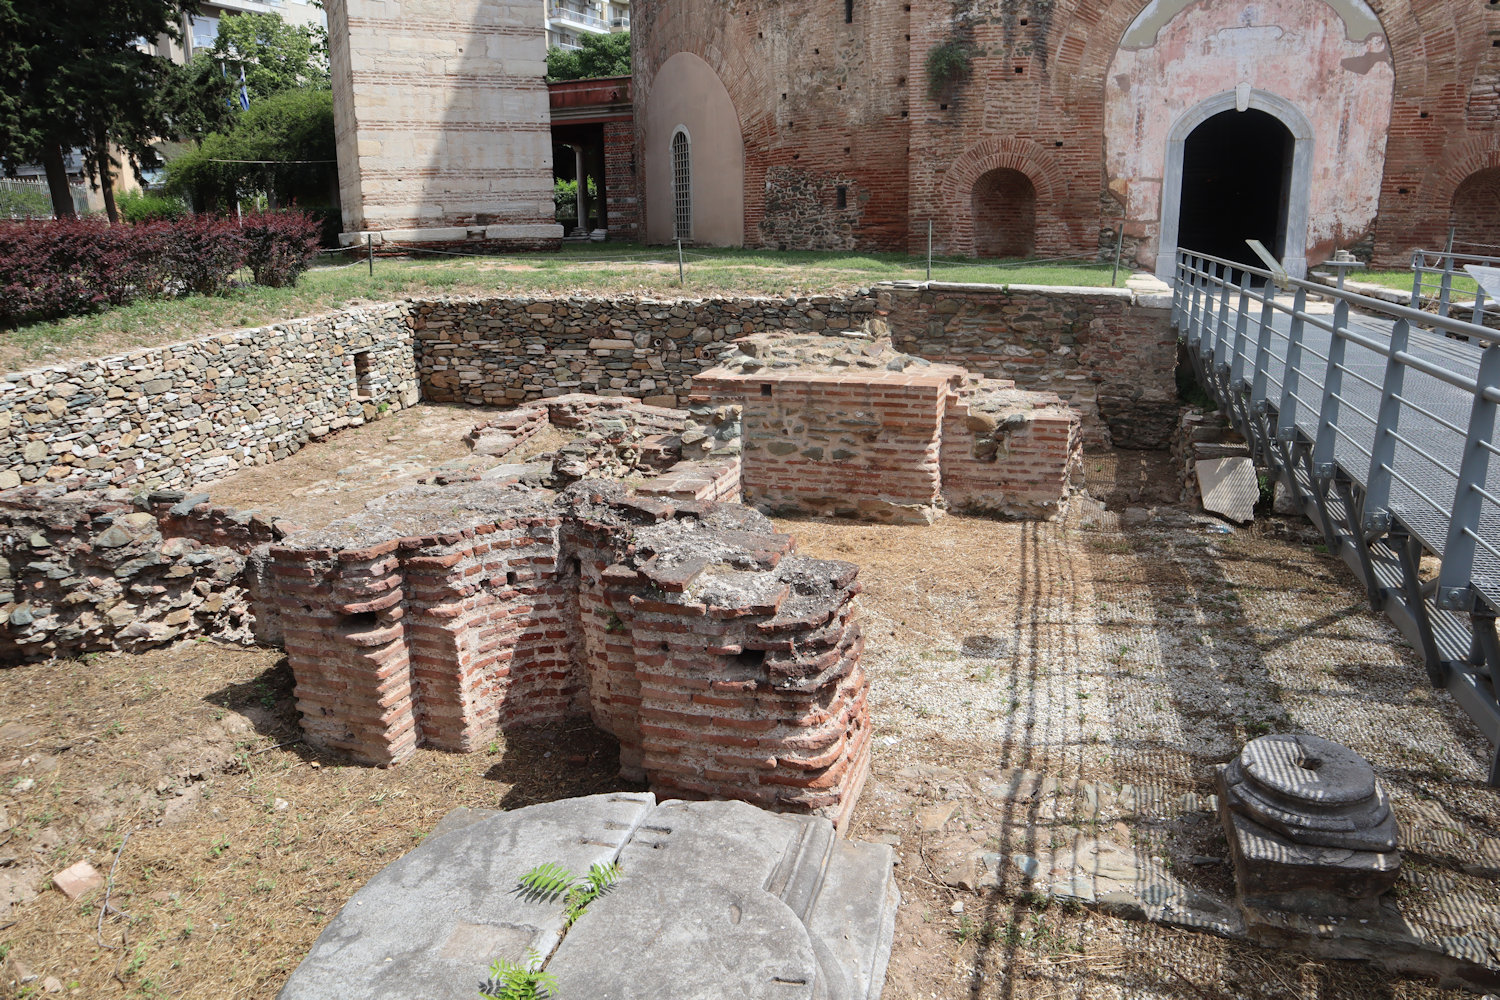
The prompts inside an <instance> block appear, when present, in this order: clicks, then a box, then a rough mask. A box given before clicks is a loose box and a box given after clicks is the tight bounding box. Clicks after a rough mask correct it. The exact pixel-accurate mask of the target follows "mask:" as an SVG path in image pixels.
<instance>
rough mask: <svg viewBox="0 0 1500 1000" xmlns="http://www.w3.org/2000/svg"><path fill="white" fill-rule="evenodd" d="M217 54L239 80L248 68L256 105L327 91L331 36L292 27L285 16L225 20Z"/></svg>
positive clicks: (216, 44)
mask: <svg viewBox="0 0 1500 1000" xmlns="http://www.w3.org/2000/svg"><path fill="white" fill-rule="evenodd" d="M213 51H214V55H215V56H216V57H217V58H218V59H219V60H220V61H221V62H222V63H223V64H224V65H225V66H226V67H228V68H229V70H230V75H231V76H232V77H233V78H234V79H236V80H237V79H238V77H239V70H240V69H244V71H245V85H246V89H247V90H249V91H250V102H251V104H252V105H253V104H254V103H255V102H256V101H257V100H264V99H265V98H267V97H270V96H271V95H272V94H279V93H281V92H282V91H283V90H295V89H296V88H298V87H313V88H320V87H327V86H328V54H327V53H328V34H327V32H325V31H324V30H323V29H322V28H314V27H312V26H310V25H293V24H288V23H287V22H286V21H285V20H284V19H283V18H282V17H281V15H280V14H275V13H268V14H252V13H245V14H236V15H235V16H233V17H225V18H221V19H220V21H219V37H218V38H217V39H216V40H215V41H214V49H213Z"/></svg>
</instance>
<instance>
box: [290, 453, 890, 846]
mask: <svg viewBox="0 0 1500 1000" xmlns="http://www.w3.org/2000/svg"><path fill="white" fill-rule="evenodd" d="M481 529H488V531H485V530H481ZM490 532H492V533H490ZM480 539H493V540H494V541H495V542H500V543H504V544H490V543H489V542H485V541H480ZM393 546H394V549H393ZM309 552H311V553H314V556H313V557H312V558H311V559H309V558H307V554H308V553H309ZM350 552H353V553H356V554H357V556H358V557H357V558H342V557H343V556H344V555H345V554H347V553H350ZM455 556H456V557H457V558H456V559H455V558H454V557H455ZM393 560H394V562H395V566H394V567H392V566H391V563H392V561H393ZM270 563H271V572H272V574H273V575H274V577H275V579H277V580H278V581H283V580H284V581H287V582H291V581H306V580H307V579H308V573H309V571H311V572H312V574H313V576H312V579H313V580H315V581H316V582H318V583H319V584H320V585H321V587H322V591H323V593H322V594H321V596H320V595H319V594H317V593H310V592H309V591H308V590H307V589H306V588H305V587H302V588H299V589H298V590H297V591H287V592H283V593H282V594H281V596H280V598H279V603H280V614H281V616H282V618H283V619H284V621H285V623H286V647H287V654H288V659H289V660H290V662H291V665H292V669H293V673H294V674H295V676H296V682H297V688H296V690H297V698H298V706H299V709H300V710H301V712H302V714H303V725H304V731H305V732H306V734H307V738H308V739H309V740H310V741H312V742H314V743H316V744H319V745H323V746H327V747H330V748H333V749H337V750H340V751H343V752H347V753H349V754H351V755H353V756H355V757H357V758H359V759H362V760H365V761H369V762H372V763H377V764H392V763H396V762H398V761H399V760H401V759H402V758H403V757H405V756H406V755H408V754H410V753H411V752H412V751H413V750H414V749H415V748H416V747H417V746H419V745H430V746H434V747H439V748H442V749H448V750H454V751H470V750H474V749H477V748H478V747H480V746H483V745H484V744H485V743H486V742H487V741H488V740H489V739H491V738H492V736H493V734H494V733H495V731H496V730H497V729H500V728H509V727H512V726H516V725H522V724H530V723H537V722H549V721H556V720H559V719H562V718H566V717H569V716H573V715H578V714H584V713H586V714H588V715H590V716H591V717H592V718H593V720H594V722H595V723H596V724H597V725H598V726H599V727H600V728H601V729H603V730H605V731H606V732H608V733H610V734H612V735H613V736H614V737H615V738H616V739H618V740H619V741H620V761H621V771H622V773H623V774H624V775H625V776H626V777H628V778H632V779H636V780H644V781H646V782H648V783H650V784H651V786H652V787H653V788H654V789H655V790H657V791H658V792H659V793H666V794H674V795H694V796H697V795H712V796H716V797H733V798H744V799H747V800H749V801H754V802H757V803H760V804H763V805H767V806H769V807H772V808H777V809H788V810H795V811H816V812H821V813H824V814H827V815H829V816H830V817H832V818H833V819H835V821H836V822H839V823H840V824H842V823H843V821H844V820H845V819H847V817H848V814H849V811H850V809H852V807H853V804H854V800H855V798H856V797H857V795H858V791H859V786H860V784H861V782H862V781H863V779H864V775H865V773H866V772H867V770H868V755H869V737H868V731H869V716H868V712H867V710H866V707H865V691H866V688H867V686H868V682H867V680H866V678H865V676H864V674H863V672H862V671H861V670H860V669H859V656H860V653H861V651H862V649H863V639H862V637H861V634H860V624H859V615H858V611H857V607H856V606H855V605H854V604H853V603H852V602H853V600H854V597H855V595H856V594H857V593H858V591H859V586H858V581H857V573H858V570H857V569H856V568H855V567H853V566H850V565H848V564H844V563H835V562H826V561H823V560H816V559H808V558H806V557H803V556H799V555H797V554H796V553H795V551H794V548H793V542H792V539H791V538H789V537H787V536H783V535H778V534H776V533H775V531H774V529H772V528H771V525H770V522H768V521H766V520H765V518H764V517H762V516H761V515H759V514H757V513H755V512H754V511H752V510H749V509H747V508H744V507H739V506H735V505H719V504H714V503H703V502H698V501H690V502H689V503H688V504H685V505H684V507H683V508H681V509H679V508H674V507H673V506H672V505H671V504H670V503H664V502H662V501H657V500H652V501H649V502H647V501H643V500H642V499H640V498H633V497H630V496H628V495H627V494H626V493H625V491H624V490H623V488H622V487H620V486H619V485H617V484H611V483H604V482H599V481H584V482H582V483H579V484H577V485H575V486H573V487H571V488H570V489H569V490H567V491H565V492H564V493H562V494H560V495H554V494H551V493H548V492H545V491H534V490H529V489H525V488H517V487H504V486H496V485H490V484H485V483H458V484H453V485H451V486H445V487H438V486H425V487H414V488H411V489H408V490H404V491H400V492H398V493H395V494H392V495H391V496H389V497H387V498H385V499H383V500H381V501H377V502H376V503H374V504H372V505H370V506H369V507H367V508H366V510H365V511H364V512H362V513H360V514H358V515H354V516H353V517H351V518H348V519H346V520H345V521H341V522H337V523H335V524H334V525H331V526H330V527H329V528H327V529H324V530H322V531H320V532H314V533H305V534H302V535H295V536H292V537H290V538H288V539H285V540H284V541H283V542H281V543H280V544H278V545H276V546H274V547H273V548H272V549H271V552H270ZM518 565H528V566H531V567H533V571H532V572H529V573H527V574H525V576H526V578H525V579H522V578H521V576H522V574H519V573H516V572H515V571H514V569H513V567H515V566H518ZM349 591H361V592H371V593H374V592H380V593H383V594H385V595H400V596H399V599H398V600H397V601H396V602H395V603H386V601H384V600H380V601H376V602H367V603H380V604H381V605H382V606H381V607H379V608H370V609H368V610H361V611H359V612H352V613H351V612H350V611H349V610H348V609H349V608H350V605H349V604H347V603H343V602H341V600H340V598H339V597H337V596H336V595H337V594H340V593H345V592H349ZM794 647H795V648H796V649H797V652H795V653H794V652H792V649H793V648H794ZM811 791H816V792H817V794H810V792H811Z"/></svg>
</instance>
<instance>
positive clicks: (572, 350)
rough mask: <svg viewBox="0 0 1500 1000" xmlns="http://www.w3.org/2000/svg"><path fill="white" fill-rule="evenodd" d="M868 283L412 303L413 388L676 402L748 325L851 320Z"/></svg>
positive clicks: (488, 399) (849, 324)
mask: <svg viewBox="0 0 1500 1000" xmlns="http://www.w3.org/2000/svg"><path fill="white" fill-rule="evenodd" d="M874 314H875V299H874V297H873V296H872V295H870V294H854V295H850V296H847V297H833V296H814V297H811V298H788V299H772V298H748V297H747V298H737V297H736V298H717V299H681V300H677V301H664V300H652V299H629V298H625V297H615V298H608V299H604V298H581V297H580V298H511V299H485V300H477V301H476V300H442V301H435V302H424V303H420V304H417V305H416V306H415V322H414V326H415V336H416V351H417V367H418V370H419V372H420V375H421V380H422V395H423V398H425V399H427V400H430V401H433V402H444V403H470V404H474V405H488V406H504V405H513V404H516V403H519V402H522V401H525V400H532V399H540V398H544V397H548V396H560V395H563V394H565V393H575V392H582V393H596V394H598V395H601V396H611V395H625V396H636V397H639V398H642V399H644V400H646V401H647V402H649V403H653V404H655V405H660V406H676V405H677V402H678V399H679V398H680V397H684V396H686V395H687V391H688V388H689V384H690V383H691V381H692V378H693V376H694V375H696V374H698V373H699V372H701V371H703V370H704V369H706V368H711V367H713V365H714V363H715V361H716V359H717V358H718V356H719V355H720V354H721V353H723V352H724V351H725V350H727V349H728V347H729V342H730V341H732V340H734V339H735V338H737V337H742V336H745V335H746V334H751V333H761V332H766V331H772V330H789V331H796V332H799V333H809V332H818V331H821V330H847V329H858V328H859V327H860V326H861V325H862V324H863V323H865V322H866V321H867V320H869V319H871V318H872V317H873V316H874Z"/></svg>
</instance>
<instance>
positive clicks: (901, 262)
mask: <svg viewBox="0 0 1500 1000" xmlns="http://www.w3.org/2000/svg"><path fill="white" fill-rule="evenodd" d="M684 257H685V262H684V266H685V272H686V281H685V283H684V284H683V285H681V286H679V285H678V282H677V254H676V250H675V248H673V249H668V248H653V247H640V246H632V245H625V244H603V245H600V244H582V245H580V244H569V245H567V246H566V247H564V248H563V249H562V250H561V251H560V252H558V253H552V254H532V255H525V256H515V257H474V256H444V255H437V254H427V255H422V256H420V257H418V258H415V259H408V258H404V257H389V258H381V257H377V258H376V259H375V274H374V276H373V277H372V276H371V275H370V273H369V271H368V270H367V268H366V265H365V262H364V261H363V260H358V261H356V262H355V263H354V264H353V265H352V266H339V265H329V266H323V267H318V268H315V269H314V270H312V271H310V272H308V273H307V274H306V275H304V276H303V278H302V280H301V281H299V282H298V284H297V287H296V288H260V287H257V286H254V285H249V284H247V285H246V286H245V287H242V288H237V289H235V290H233V291H231V292H230V293H229V294H227V295H223V296H216V297H202V296H197V297H190V298H184V299H174V300H170V301H155V302H139V303H136V304H134V305H130V306H126V307H124V308H121V309H113V310H110V311H108V312H103V313H95V314H92V315H89V316H75V317H70V318H68V319H64V320H58V321H56V322H50V323H36V324H33V325H31V326H26V327H22V328H20V329H16V330H3V331H0V370H3V371H15V370H17V369H20V368H25V367H29V366H34V365H38V364H52V363H58V362H61V361H65V360H69V359H72V358H78V357H90V356H99V355H105V354H113V353H118V352H121V351H128V350H132V349H135V348H138V347H147V346H152V345H155V344H164V343H171V342H173V341H176V340H184V339H187V338H190V337H196V336H201V335H203V334H205V333H209V332H212V331H215V330H222V329H230V328H234V327H244V326H259V325H263V324H266V323H274V322H278V321H281V320H287V319H294V318H296V317H298V316H309V315H314V314H316V313H320V312H329V311H331V310H335V309H342V308H345V307H347V306H351V305H357V304H360V303H368V302H383V301H389V300H391V299H398V298H401V297H403V296H408V295H411V296H418V295H438V294H451V295H475V294H485V293H494V292H505V293H511V294H518V293H519V294H525V293H546V294H568V293H577V294H607V293H637V294H646V295H653V296H662V297H675V296H682V295H689V296H693V295H720V294H727V293H747V294H758V295H776V296H785V295H796V294H828V293H837V292H843V291H847V290H849V289H853V288H859V287H863V286H868V285H870V284H872V283H874V282H877V281H900V280H915V281H920V280H923V279H924V278H925V277H926V265H925V262H924V261H914V260H913V259H912V258H910V257H907V256H906V255H904V254H880V253H852V252H851V253H813V252H777V251H765V250H715V249H690V250H688V251H686V252H685V254H684ZM330 259H339V258H338V257H337V256H335V257H332V258H330ZM345 259H347V258H345ZM1110 271H1111V268H1110V267H1109V266H1108V265H1097V264H1082V263H1066V262H1063V263H1058V262H1052V263H1047V262H1028V261H984V262H980V261H974V260H962V259H951V258H942V259H937V260H934V262H933V273H932V276H933V278H934V279H935V280H939V281H961V282H988V283H993V284H1032V285H1075V286H1089V287H1102V286H1107V285H1108V284H1109V283H1110ZM1129 273H1130V272H1129V271H1128V270H1126V269H1122V270H1121V271H1120V277H1119V284H1121V285H1123V284H1124V282H1125V279H1126V278H1127V277H1128V276H1129ZM247 280H248V276H247Z"/></svg>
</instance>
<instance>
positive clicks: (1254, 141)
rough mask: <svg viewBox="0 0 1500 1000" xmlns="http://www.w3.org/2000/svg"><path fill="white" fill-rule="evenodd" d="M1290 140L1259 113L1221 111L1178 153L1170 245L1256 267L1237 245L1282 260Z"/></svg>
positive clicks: (1276, 123)
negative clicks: (1178, 197) (1259, 247)
mask: <svg viewBox="0 0 1500 1000" xmlns="http://www.w3.org/2000/svg"><path fill="white" fill-rule="evenodd" d="M1291 174H1292V133H1291V132H1289V131H1287V127H1286V126H1285V125H1283V124H1282V123H1281V122H1280V121H1279V120H1277V119H1276V118H1275V117H1273V116H1271V115H1268V114H1266V113H1265V112H1264V111H1256V110H1254V109H1249V110H1246V111H1221V112H1219V113H1218V114H1216V115H1214V116H1213V117H1212V118H1210V119H1208V120H1207V121H1205V122H1204V123H1203V124H1201V125H1199V126H1198V127H1197V128H1195V129H1193V131H1192V133H1191V134H1189V135H1188V137H1187V141H1186V143H1185V144H1184V146H1183V154H1182V204H1181V208H1180V210H1179V214H1178V224H1177V225H1178V228H1177V245H1178V246H1181V247H1188V248H1190V249H1193V250H1201V251H1203V252H1204V253H1208V254H1212V255H1213V256H1215V257H1225V258H1227V259H1229V260H1235V261H1239V262H1241V263H1244V264H1259V263H1260V261H1259V259H1258V258H1257V257H1256V256H1255V254H1254V253H1252V252H1251V250H1250V248H1249V246H1247V245H1246V243H1245V241H1246V240H1248V239H1255V240H1259V241H1260V242H1261V243H1262V244H1264V245H1265V247H1266V248H1267V249H1268V250H1270V251H1271V252H1272V253H1273V254H1275V255H1276V259H1277V260H1280V259H1282V258H1283V257H1285V256H1286V221H1287V220H1286V208H1287V201H1288V196H1289V194H1290V192H1289V191H1288V186H1289V185H1290V183H1291Z"/></svg>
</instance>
